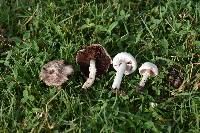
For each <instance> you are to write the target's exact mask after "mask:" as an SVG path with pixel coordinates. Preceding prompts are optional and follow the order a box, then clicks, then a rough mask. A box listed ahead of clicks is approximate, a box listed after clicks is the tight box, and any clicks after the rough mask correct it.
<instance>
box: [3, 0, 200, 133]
mask: <svg viewBox="0 0 200 133" xmlns="http://www.w3.org/2000/svg"><path fill="white" fill-rule="evenodd" d="M199 21H200V2H199V1H198V0H194V1H190V0H185V1H181V0H169V1H167V0H164V1H160V0H157V1H153V0H145V1H142V0H135V1H134V2H132V1H131V0H111V1H106V0H103V1H101V2H99V1H85V0H77V1H72V0H71V1H69V0H61V1H57V0H46V1H36V0H29V1H26V0H17V1H14V0H1V1H0V28H1V30H0V33H1V37H0V52H1V53H0V87H1V89H0V97H1V102H0V132H136V133H140V132H169V133H170V132H173V133H179V132H200V127H199V121H200V111H199V110H200V92H199V90H198V87H197V84H198V83H199V80H200V73H199V70H200V67H199V64H198V62H200V58H199V56H200V55H199V54H200V36H199V33H200V24H199ZM2 36H3V37H2ZM3 40H5V41H3ZM92 43H100V44H102V45H103V46H104V47H105V48H106V49H107V51H108V53H109V54H110V55H111V57H114V56H115V55H116V54H117V53H119V52H122V51H126V52H129V53H131V54H132V55H134V56H135V57H136V59H137V62H138V67H139V66H141V64H142V63H144V62H145V61H150V62H153V63H155V64H157V65H158V68H159V75H158V76H157V77H155V78H151V79H149V80H148V83H147V85H146V86H145V91H144V92H143V93H138V92H136V91H135V89H136V87H137V84H138V83H139V81H140V79H141V77H140V75H139V73H138V71H137V72H134V73H133V74H131V75H130V76H125V77H124V78H123V82H122V86H121V88H122V89H123V90H124V91H125V92H126V94H127V95H125V96H117V95H115V94H113V93H112V92H111V85H112V82H113V79H114V75H115V71H114V69H113V68H112V67H110V69H109V71H108V72H107V73H106V74H105V75H103V76H102V77H99V78H97V79H96V82H95V83H94V85H93V86H92V87H91V88H90V89H89V90H88V92H87V93H85V94H83V93H81V92H80V88H81V85H82V84H83V83H84V81H85V79H84V78H83V76H80V71H79V67H78V65H77V64H76V62H75V56H76V52H77V51H78V50H79V49H81V48H82V47H83V46H87V45H90V44H92ZM54 59H64V60H65V61H67V62H68V63H69V64H72V65H73V66H74V69H75V73H74V74H73V76H71V78H70V80H69V82H68V83H67V84H66V85H64V86H62V89H61V91H60V92H58V91H57V89H56V88H54V87H47V86H45V84H44V83H43V82H42V81H40V80H39V72H40V70H41V67H42V66H43V65H44V64H45V63H47V62H48V61H51V60H54ZM193 63H196V64H193ZM171 68H176V69H177V70H178V71H179V72H180V73H182V74H183V83H182V85H181V86H180V87H179V88H178V89H177V88H175V87H173V86H172V85H170V84H169V82H168V80H167V75H168V73H169V72H168V70H169V69H171ZM150 102H156V103H158V106H156V107H155V108H152V107H151V106H149V104H150Z"/></svg>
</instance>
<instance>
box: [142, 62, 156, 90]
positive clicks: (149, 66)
mask: <svg viewBox="0 0 200 133" xmlns="http://www.w3.org/2000/svg"><path fill="white" fill-rule="evenodd" d="M139 73H140V75H142V80H141V81H140V83H139V87H141V88H143V87H144V85H145V83H146V81H147V78H148V77H150V76H152V77H154V76H157V75H158V68H157V66H156V65H155V64H153V63H151V62H145V63H144V64H142V66H141V67H140V68H139Z"/></svg>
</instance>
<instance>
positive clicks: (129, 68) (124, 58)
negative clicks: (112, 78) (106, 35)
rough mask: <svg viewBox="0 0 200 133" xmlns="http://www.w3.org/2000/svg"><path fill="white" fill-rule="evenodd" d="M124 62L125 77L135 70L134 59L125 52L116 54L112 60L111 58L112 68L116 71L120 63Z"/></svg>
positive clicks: (135, 63)
mask: <svg viewBox="0 0 200 133" xmlns="http://www.w3.org/2000/svg"><path fill="white" fill-rule="evenodd" d="M123 62H125V63H126V70H125V73H124V74H125V75H129V74H131V73H133V72H134V71H135V70H136V68H137V62H136V60H135V58H134V57H133V56H132V55H131V54H129V53H127V52H121V53H118V54H117V55H116V56H115V57H114V58H113V67H114V69H115V70H116V71H118V69H119V67H120V65H121V63H123Z"/></svg>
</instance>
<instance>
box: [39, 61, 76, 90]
mask: <svg viewBox="0 0 200 133" xmlns="http://www.w3.org/2000/svg"><path fill="white" fill-rule="evenodd" d="M72 73H73V68H72V66H71V65H65V63H64V60H54V61H50V62H48V63H47V64H45V65H44V66H43V67H42V70H41V72H40V79H41V80H43V81H44V82H45V84H46V85H48V86H56V87H60V86H61V85H62V84H63V83H65V82H66V81H67V80H68V77H67V76H68V75H71V74H72Z"/></svg>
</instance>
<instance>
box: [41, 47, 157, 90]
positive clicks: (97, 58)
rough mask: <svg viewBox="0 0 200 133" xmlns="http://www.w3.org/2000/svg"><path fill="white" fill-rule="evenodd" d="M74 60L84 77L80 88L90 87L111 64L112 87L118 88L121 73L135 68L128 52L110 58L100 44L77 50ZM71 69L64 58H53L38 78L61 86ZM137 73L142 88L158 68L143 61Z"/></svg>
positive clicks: (135, 64)
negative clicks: (112, 73) (113, 73)
mask: <svg viewBox="0 0 200 133" xmlns="http://www.w3.org/2000/svg"><path fill="white" fill-rule="evenodd" d="M76 62H77V63H78V64H79V65H80V70H81V72H82V73H83V75H84V76H85V77H86V82H85V83H84V84H83V86H82V89H87V88H89V87H91V86H92V84H93V83H94V81H95V77H96V76H100V75H102V74H104V73H105V72H107V71H108V68H109V67H110V65H111V64H113V67H114V69H115V70H116V71H117V72H116V76H115V78H114V82H113V84H112V89H120V84H121V81H122V77H123V75H124V74H125V75H129V74H131V73H133V72H134V71H135V70H136V68H137V62H136V60H135V58H134V57H133V56H132V55H131V54H130V53H127V52H121V53H118V54H117V55H116V56H115V57H114V58H113V60H112V59H111V57H110V56H109V54H108V53H107V51H106V49H105V48H104V47H103V46H102V45H100V44H92V45H90V46H87V47H85V48H84V49H82V50H80V51H78V53H77V55H76ZM73 71H74V70H73V68H72V66H71V65H66V64H65V62H64V60H54V61H50V62H48V63H47V64H45V65H44V66H43V67H42V70H41V72H40V79H41V80H43V81H44V82H45V84H46V85H48V86H56V87H61V85H62V84H63V83H65V82H66V81H67V80H68V76H69V75H71V74H72V73H73ZM139 73H140V74H141V75H142V80H141V81H140V83H139V87H140V88H143V87H144V85H145V82H146V80H147V78H148V77H150V76H156V75H158V68H157V66H156V65H155V64H153V63H150V62H145V63H144V64H142V66H141V67H140V68H139Z"/></svg>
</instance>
